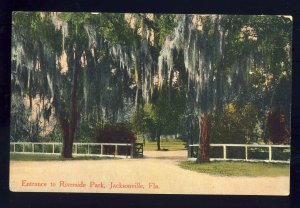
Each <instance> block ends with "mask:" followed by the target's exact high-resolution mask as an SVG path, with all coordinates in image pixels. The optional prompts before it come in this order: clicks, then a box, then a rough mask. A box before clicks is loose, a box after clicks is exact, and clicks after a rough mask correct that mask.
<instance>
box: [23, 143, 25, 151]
mask: <svg viewBox="0 0 300 208" xmlns="http://www.w3.org/2000/svg"><path fill="white" fill-rule="evenodd" d="M23 152H25V143H23Z"/></svg>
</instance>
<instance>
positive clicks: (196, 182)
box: [10, 151, 289, 195]
mask: <svg viewBox="0 0 300 208" xmlns="http://www.w3.org/2000/svg"><path fill="white" fill-rule="evenodd" d="M185 159H186V151H176V152H175V151H174V152H173V151H166V152H163V151H161V152H156V151H149V152H145V158H143V159H119V160H87V161H82V160H81V161H80V160H77V161H42V162H32V161H30V162H26V161H12V162H11V167H10V189H11V190H12V191H29V192H30V191H47V192H99V193H156V194H160V193H165V194H243V195H244V194H245V195H249V194H250V195H253V194H255V195H257V194H259V195H260V194H263V195H287V194H288V193H289V177H219V176H212V175H208V174H202V173H197V172H193V171H189V170H184V169H182V168H180V167H178V165H177V164H178V161H180V160H185ZM30 182H32V183H30ZM51 182H52V185H54V183H55V186H51ZM22 183H23V184H22ZM37 183H40V184H37ZM112 184H113V187H111V185H112ZM67 185H69V186H67ZM71 186H73V187H71ZM76 186H77V187H76ZM83 186H84V187H83Z"/></svg>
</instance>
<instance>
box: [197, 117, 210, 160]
mask: <svg viewBox="0 0 300 208" xmlns="http://www.w3.org/2000/svg"><path fill="white" fill-rule="evenodd" d="M199 124H200V126H199V127H200V130H201V133H200V141H201V142H200V145H199V148H200V149H199V154H198V162H199V163H206V162H209V135H208V134H209V130H210V122H209V118H208V115H207V114H204V115H202V116H200V117H199Z"/></svg>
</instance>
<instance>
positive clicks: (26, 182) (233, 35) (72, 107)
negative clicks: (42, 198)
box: [10, 12, 292, 195]
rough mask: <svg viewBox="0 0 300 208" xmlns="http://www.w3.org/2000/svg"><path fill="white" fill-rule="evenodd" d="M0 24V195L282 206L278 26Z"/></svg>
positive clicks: (268, 22)
mask: <svg viewBox="0 0 300 208" xmlns="http://www.w3.org/2000/svg"><path fill="white" fill-rule="evenodd" d="M12 25H13V26H12V76H11V79H12V108H11V109H12V110H11V147H10V148H11V150H10V151H11V161H10V190H11V191H13V192H78V193H135V194H144V193H146V194H218V195H220V194H222V195H223V194H224V195H289V189H290V182H289V181H290V175H289V164H290V126H291V123H290V117H291V115H290V104H291V80H292V77H291V70H292V69H291V33H292V18H291V17H290V16H283V15H277V16H275V15H273V16H258V15H253V16H247V15H244V16H243V15H240V16H238V15H196V14H182V15H175V14H142V13H138V14H137V13H136V14H132V13H126V14H118V13H98V12H94V13H61V12H14V13H13V22H12ZM199 143H200V145H199Z"/></svg>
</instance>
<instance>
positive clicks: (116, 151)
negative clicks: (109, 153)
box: [115, 145, 118, 156]
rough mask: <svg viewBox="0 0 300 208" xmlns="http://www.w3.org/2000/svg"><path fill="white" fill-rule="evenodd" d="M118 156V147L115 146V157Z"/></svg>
mask: <svg viewBox="0 0 300 208" xmlns="http://www.w3.org/2000/svg"><path fill="white" fill-rule="evenodd" d="M116 155H118V145H115V156H116Z"/></svg>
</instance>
